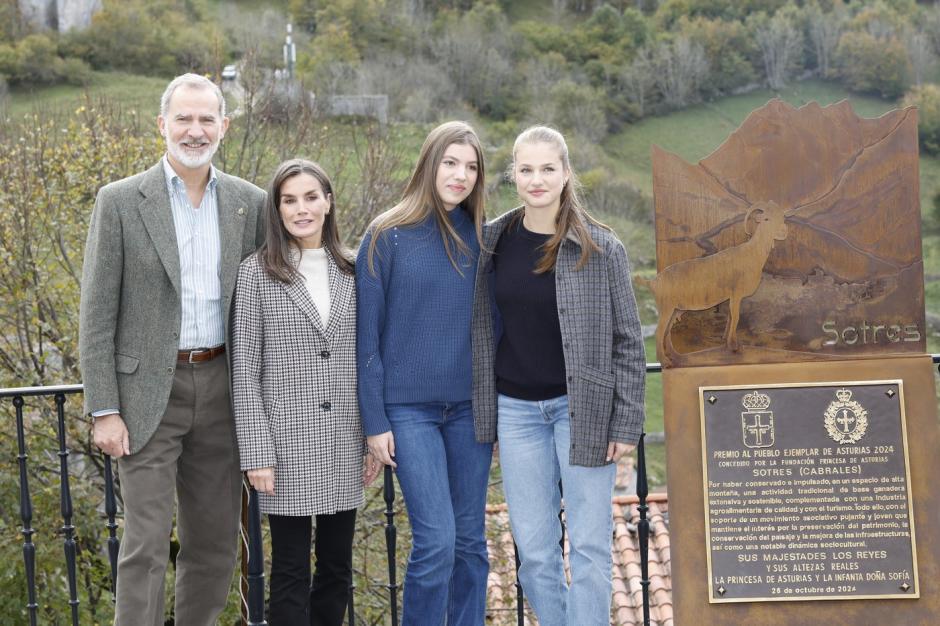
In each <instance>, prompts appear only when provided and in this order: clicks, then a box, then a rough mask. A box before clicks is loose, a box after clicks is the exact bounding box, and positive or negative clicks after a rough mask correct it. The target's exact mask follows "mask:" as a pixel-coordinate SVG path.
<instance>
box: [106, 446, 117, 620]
mask: <svg viewBox="0 0 940 626" xmlns="http://www.w3.org/2000/svg"><path fill="white" fill-rule="evenodd" d="M104 512H105V514H106V515H107V516H108V523H107V525H106V527H107V529H108V562H109V563H110V564H111V602H115V601H117V560H118V550H120V548H121V542H120V541H119V540H118V538H117V522H115V521H114V518H115V516H116V515H117V499H116V498H115V497H114V470H113V469H112V467H111V457H110V456H108V455H107V454H106V455H104Z"/></svg>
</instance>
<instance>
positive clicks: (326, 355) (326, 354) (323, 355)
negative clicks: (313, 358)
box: [320, 350, 330, 359]
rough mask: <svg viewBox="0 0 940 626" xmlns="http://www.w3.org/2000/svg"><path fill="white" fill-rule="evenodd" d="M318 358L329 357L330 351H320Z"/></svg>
mask: <svg viewBox="0 0 940 626" xmlns="http://www.w3.org/2000/svg"><path fill="white" fill-rule="evenodd" d="M320 358H321V359H328V358H330V351H329V350H324V351H323V352H321V353H320Z"/></svg>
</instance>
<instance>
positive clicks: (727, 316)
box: [637, 100, 927, 367]
mask: <svg viewBox="0 0 940 626" xmlns="http://www.w3.org/2000/svg"><path fill="white" fill-rule="evenodd" d="M652 161H653V195H654V200H655V206H656V260H657V269H658V271H659V274H658V275H657V276H656V278H654V279H653V280H651V281H644V280H642V279H638V281H637V282H639V283H640V284H646V285H647V286H648V287H649V288H650V289H651V291H652V292H653V295H654V297H655V299H656V306H657V309H658V311H659V315H660V320H659V322H660V323H659V327H658V328H657V352H658V354H659V360H660V362H662V363H663V365H664V366H666V367H687V366H702V365H728V364H742V363H771V362H777V363H782V362H797V361H812V360H823V359H852V358H858V357H863V356H874V355H886V354H896V353H909V354H911V353H913V354H922V353H923V352H924V351H925V349H926V338H927V332H926V328H925V321H924V289H923V284H924V282H923V281H924V272H923V260H922V254H921V234H920V206H919V203H920V200H919V195H918V189H919V186H918V185H919V182H918V176H919V174H918V147H917V111H916V110H915V109H913V108H906V109H900V110H896V111H891V112H890V113H886V114H885V115H883V116H881V117H879V118H877V119H866V118H863V117H859V116H858V115H856V114H855V112H854V111H853V110H852V107H851V106H850V105H849V103H848V102H845V101H843V102H840V103H837V104H833V105H831V106H826V107H821V106H819V105H818V104H817V103H815V102H811V103H809V104H807V105H805V106H803V107H800V108H798V109H797V108H794V107H792V106H790V105H789V104H787V103H785V102H782V101H780V100H773V101H771V102H769V103H768V104H767V105H765V106H763V107H761V108H759V109H757V110H756V111H754V112H753V113H751V114H750V115H749V116H748V118H747V119H746V120H745V121H744V122H743V123H742V124H741V126H740V128H738V129H737V130H736V131H734V132H733V133H732V134H731V136H730V137H729V138H728V139H727V141H725V142H724V143H723V144H722V145H721V146H719V147H718V148H717V149H716V150H715V151H714V152H713V153H712V154H710V155H709V156H707V157H706V158H704V159H702V160H701V161H699V162H698V163H687V162H686V161H684V160H683V159H681V158H680V157H678V156H676V155H674V154H671V153H669V152H666V151H665V150H662V149H661V148H658V147H655V146H654V147H653V152H652Z"/></svg>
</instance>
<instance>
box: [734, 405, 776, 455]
mask: <svg viewBox="0 0 940 626" xmlns="http://www.w3.org/2000/svg"><path fill="white" fill-rule="evenodd" d="M741 427H742V431H743V432H742V434H743V436H744V445H745V446H747V447H748V448H769V447H770V446H772V445H774V414H773V413H772V412H771V411H745V412H744V413H741Z"/></svg>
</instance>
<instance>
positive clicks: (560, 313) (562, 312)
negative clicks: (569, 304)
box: [558, 307, 565, 315]
mask: <svg viewBox="0 0 940 626" xmlns="http://www.w3.org/2000/svg"><path fill="white" fill-rule="evenodd" d="M558 313H559V315H564V314H565V307H561V308H560V309H558Z"/></svg>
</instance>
